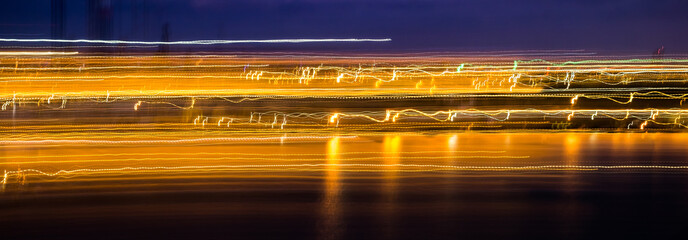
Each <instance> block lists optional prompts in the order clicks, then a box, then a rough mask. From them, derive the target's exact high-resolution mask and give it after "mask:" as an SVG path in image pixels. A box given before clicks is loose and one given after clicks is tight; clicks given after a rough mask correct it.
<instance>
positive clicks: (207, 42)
mask: <svg viewBox="0 0 688 240" xmlns="http://www.w3.org/2000/svg"><path fill="white" fill-rule="evenodd" d="M389 41H392V39H391V38H322V39H315V38H298V39H260V40H190V41H169V42H160V41H125V40H89V39H74V40H69V39H19V38H0V42H24V43H100V44H139V45H215V44H239V43H317V42H389Z"/></svg>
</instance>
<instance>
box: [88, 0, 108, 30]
mask: <svg viewBox="0 0 688 240" xmlns="http://www.w3.org/2000/svg"><path fill="white" fill-rule="evenodd" d="M87 18H88V21H87V23H88V38H89V39H99V40H110V39H112V3H111V1H110V0H89V1H88V13H87Z"/></svg>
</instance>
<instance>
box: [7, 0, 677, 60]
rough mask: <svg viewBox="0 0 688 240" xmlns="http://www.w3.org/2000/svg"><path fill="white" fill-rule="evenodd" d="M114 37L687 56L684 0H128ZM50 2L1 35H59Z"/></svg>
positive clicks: (76, 9) (78, 21)
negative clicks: (53, 29)
mask: <svg viewBox="0 0 688 240" xmlns="http://www.w3.org/2000/svg"><path fill="white" fill-rule="evenodd" d="M66 8H67V10H66V15H67V19H66V30H65V31H66V32H65V36H66V38H69V39H75V38H87V35H86V30H85V29H86V3H85V1H83V0H81V1H78V0H75V1H67V6H66ZM112 15H113V16H112V22H113V27H112V28H113V34H112V36H113V38H116V39H121V40H150V41H155V40H160V38H161V31H162V25H163V24H164V23H169V24H170V25H169V33H170V34H169V38H170V40H173V41H174V40H192V39H272V38H392V40H393V41H392V42H389V43H379V44H377V45H375V46H376V47H379V48H380V49H389V50H398V51H434V50H438V51H445V50H446V51H463V50H526V49H587V50H596V51H605V50H608V51H630V52H632V51H636V52H650V51H652V50H654V49H656V48H658V47H659V46H662V45H664V46H665V47H666V49H667V52H668V53H685V52H688V1H684V0H609V1H604V0H575V1H552V0H474V1H469V0H458V1H448V0H440V1H430V0H378V1H372V0H351V1H345V0H320V1H317V0H305V1H304V0H233V1H225V0H188V1H186V0H150V1H140V0H122V1H112ZM50 36H51V35H50V1H48V0H22V1H5V2H3V6H2V8H0V37H3V38H50Z"/></svg>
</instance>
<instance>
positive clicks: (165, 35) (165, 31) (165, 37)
mask: <svg viewBox="0 0 688 240" xmlns="http://www.w3.org/2000/svg"><path fill="white" fill-rule="evenodd" d="M160 41H161V42H169V41H170V24H169V23H165V24H163V25H162V37H161V38H160ZM158 51H159V52H160V53H162V54H166V53H167V52H169V51H170V46H169V45H167V44H160V47H159V48H158Z"/></svg>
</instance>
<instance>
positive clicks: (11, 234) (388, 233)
mask: <svg viewBox="0 0 688 240" xmlns="http://www.w3.org/2000/svg"><path fill="white" fill-rule="evenodd" d="M686 140H688V135H685V134H671V133H460V134H439V135H429V136H428V135H413V134H410V135H403V134H390V135H381V136H369V137H358V138H356V139H355V140H351V141H348V140H347V141H343V140H342V139H337V138H333V139H330V140H327V141H323V142H314V143H293V144H284V143H283V144H256V145H221V146H217V145H212V146H193V148H191V147H188V146H186V147H185V146H176V147H170V146H165V147H161V146H137V147H127V148H124V147H122V148H118V147H111V148H98V149H96V148H95V147H94V148H89V147H60V148H59V150H58V148H55V149H50V148H22V149H16V148H8V147H5V148H3V149H4V150H3V154H4V155H0V156H5V158H3V161H5V162H9V161H10V159H13V160H11V161H15V160H16V159H17V158H14V157H16V156H20V155H26V156H34V157H35V156H38V158H39V159H40V158H41V156H49V155H51V154H53V153H52V152H51V151H55V152H59V153H61V154H65V153H70V154H75V153H80V154H85V153H98V154H106V153H111V152H119V153H122V152H129V153H132V152H152V153H156V152H165V151H168V152H175V151H179V152H186V151H187V150H189V149H194V150H195V151H198V152H215V153H220V152H225V153H227V152H230V153H231V152H243V153H247V152H253V153H265V154H266V156H267V157H266V158H265V159H262V160H255V159H249V160H247V159H244V160H239V159H230V160H227V159H224V160H213V159H208V160H183V159H182V160H175V161H176V162H174V163H172V162H170V161H171V160H170V161H167V160H157V162H154V163H151V162H150V161H138V162H132V163H129V164H130V165H127V166H131V165H137V166H139V165H145V166H157V165H156V164H163V163H164V164H168V165H170V166H171V165H174V166H181V165H184V164H185V163H184V162H185V161H193V162H195V163H198V162H199V161H200V162H201V163H203V164H205V165H213V164H216V162H214V161H221V162H223V163H224V164H229V163H231V164H244V163H242V162H240V161H252V162H253V163H254V164H258V163H256V162H257V161H258V162H263V163H265V162H270V163H274V161H289V162H290V163H297V162H298V164H301V163H305V164H309V163H313V164H317V163H327V164H330V165H325V166H320V167H307V166H303V167H294V166H291V167H269V168H268V167H265V168H259V169H253V170H245V171H213V172H203V173H198V172H196V173H179V172H151V173H146V174H144V175H140V174H139V175H136V174H132V173H122V174H115V175H88V176H72V177H33V178H32V177H28V178H27V180H26V181H25V182H24V184H21V183H20V182H15V181H8V184H7V186H6V189H5V191H4V192H3V193H1V194H0V209H1V210H0V236H2V239H132V238H149V239H245V238H272V239H285V238H293V239H428V238H440V239H457V238H465V239H484V238H502V239H503V238H517V239H524V238H530V237H543V238H551V239H589V238H607V239H623V238H658V239H663V238H664V239H665V238H672V239H677V238H680V237H681V236H684V235H686V233H688V221H687V220H686V216H688V170H685V169H672V168H668V167H667V166H685V165H688V164H686V161H687V160H688V159H686V153H688V147H686ZM161 148H163V149H161ZM185 148H188V149H185ZM470 151H484V152H470ZM270 154H273V155H270ZM275 154H283V155H275ZM289 154H296V155H295V156H294V155H289ZM299 154H306V155H302V156H299ZM307 154H313V155H307ZM317 154H322V155H317ZM490 155H495V156H499V157H497V158H484V157H481V156H490ZM304 156H307V157H304ZM313 156H316V157H313ZM317 156H321V157H317ZM503 156H511V157H513V158H508V157H503ZM35 159H36V158H34V160H35ZM65 159H68V158H65ZM349 163H370V164H378V165H371V166H363V167H362V166H351V165H338V164H349ZM68 164H71V165H68ZM89 164H92V163H87V162H76V163H61V164H60V165H55V166H52V165H50V164H47V163H46V164H44V165H41V164H34V165H31V164H28V165H22V166H20V167H21V168H35V169H39V168H40V169H45V171H47V170H50V169H53V170H56V169H78V168H85V167H93V166H92V165H89ZM98 164H99V165H97V167H100V168H103V167H111V166H106V165H103V164H106V163H98ZM107 164H113V165H116V164H118V163H107ZM413 164H415V165H413ZM421 165H423V166H421ZM424 165H442V166H491V167H495V166H499V167H507V168H503V169H463V168H455V169H453V170H452V169H447V168H442V167H428V166H424ZM545 165H566V166H665V167H663V168H656V169H648V168H634V167H628V168H611V169H594V168H585V169H577V168H574V167H568V168H544V169H537V170H533V169H531V170H516V169H510V168H508V167H515V166H545ZM3 166H4V167H5V169H13V168H16V167H17V166H15V165H12V166H7V164H6V165H3Z"/></svg>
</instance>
